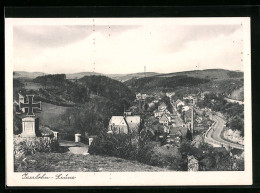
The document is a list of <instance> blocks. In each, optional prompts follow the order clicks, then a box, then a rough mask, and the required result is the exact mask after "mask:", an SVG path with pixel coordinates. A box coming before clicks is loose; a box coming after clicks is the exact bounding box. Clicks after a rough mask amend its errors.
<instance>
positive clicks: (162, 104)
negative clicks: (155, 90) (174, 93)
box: [159, 102, 167, 107]
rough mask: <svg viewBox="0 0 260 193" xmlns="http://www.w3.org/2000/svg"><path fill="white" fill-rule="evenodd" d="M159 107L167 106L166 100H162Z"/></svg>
mask: <svg viewBox="0 0 260 193" xmlns="http://www.w3.org/2000/svg"><path fill="white" fill-rule="evenodd" d="M159 107H167V106H166V104H165V103H164V102H162V103H161V104H160V105H159Z"/></svg>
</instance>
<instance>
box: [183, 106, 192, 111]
mask: <svg viewBox="0 0 260 193" xmlns="http://www.w3.org/2000/svg"><path fill="white" fill-rule="evenodd" d="M189 109H190V107H189V106H183V107H182V111H188V110H189Z"/></svg>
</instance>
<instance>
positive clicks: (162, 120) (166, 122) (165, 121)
mask: <svg viewBox="0 0 260 193" xmlns="http://www.w3.org/2000/svg"><path fill="white" fill-rule="evenodd" d="M169 122H170V120H169V117H168V116H167V115H166V114H163V115H162V116H161V117H160V118H159V123H161V124H163V125H167V126H168V125H169Z"/></svg>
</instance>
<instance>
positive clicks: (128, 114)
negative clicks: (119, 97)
mask: <svg viewBox="0 0 260 193" xmlns="http://www.w3.org/2000/svg"><path fill="white" fill-rule="evenodd" d="M131 115H132V112H131V111H130V110H129V111H125V112H124V116H131Z"/></svg>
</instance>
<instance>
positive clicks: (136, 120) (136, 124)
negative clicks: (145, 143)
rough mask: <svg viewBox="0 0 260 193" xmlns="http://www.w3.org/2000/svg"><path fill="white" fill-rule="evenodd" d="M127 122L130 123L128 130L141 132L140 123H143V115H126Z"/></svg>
mask: <svg viewBox="0 0 260 193" xmlns="http://www.w3.org/2000/svg"><path fill="white" fill-rule="evenodd" d="M125 120H126V123H127V125H128V131H129V132H133V131H137V132H139V128H140V124H141V117H140V116H127V117H125Z"/></svg>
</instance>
